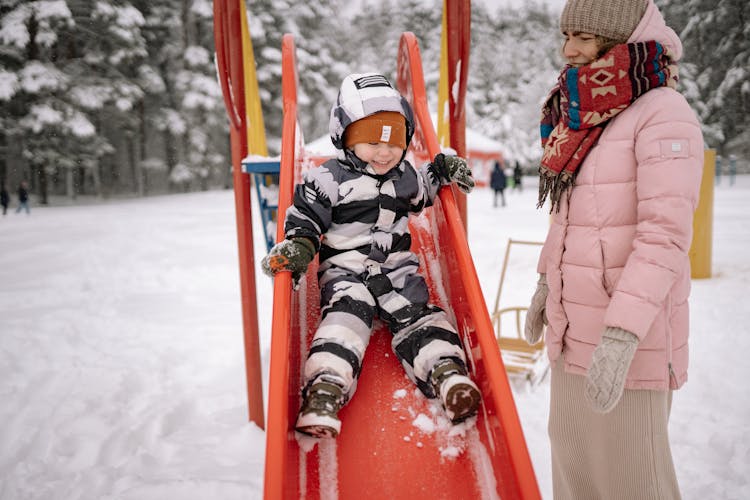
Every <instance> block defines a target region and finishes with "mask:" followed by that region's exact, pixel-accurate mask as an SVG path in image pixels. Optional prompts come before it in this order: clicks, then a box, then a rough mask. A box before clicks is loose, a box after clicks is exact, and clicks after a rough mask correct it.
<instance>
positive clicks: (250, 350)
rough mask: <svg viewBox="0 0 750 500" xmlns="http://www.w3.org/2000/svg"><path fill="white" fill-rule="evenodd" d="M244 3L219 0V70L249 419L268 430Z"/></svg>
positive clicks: (216, 40)
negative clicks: (249, 169) (249, 170)
mask: <svg viewBox="0 0 750 500" xmlns="http://www.w3.org/2000/svg"><path fill="white" fill-rule="evenodd" d="M239 1H242V0H214V45H215V48H216V67H217V71H218V73H219V81H220V82H221V89H222V93H223V95H224V104H225V106H226V108H227V114H228V115H229V125H230V127H229V136H230V141H231V149H232V178H233V181H234V206H235V212H236V217H237V245H238V250H239V270H240V292H241V294H242V327H243V338H244V343H245V377H246V382H247V400H248V416H249V419H250V421H252V422H254V423H255V424H256V425H257V426H258V427H260V428H261V429H263V428H264V427H265V421H264V418H263V383H262V374H261V369H260V342H259V338H258V333H259V332H258V302H257V297H256V285H255V261H254V249H253V227H252V209H251V205H250V177H249V176H248V175H246V174H243V173H242V159H243V158H244V157H245V156H246V155H247V119H246V116H245V87H244V72H243V66H242V61H243V58H242V27H241V19H240V15H241V12H242V11H241V9H240V4H239Z"/></svg>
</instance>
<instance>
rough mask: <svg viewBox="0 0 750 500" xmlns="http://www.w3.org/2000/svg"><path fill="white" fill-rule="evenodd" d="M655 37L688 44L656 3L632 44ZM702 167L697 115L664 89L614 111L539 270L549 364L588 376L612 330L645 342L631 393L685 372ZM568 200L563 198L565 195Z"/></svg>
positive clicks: (680, 379)
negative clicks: (595, 353)
mask: <svg viewBox="0 0 750 500" xmlns="http://www.w3.org/2000/svg"><path fill="white" fill-rule="evenodd" d="M648 40H656V41H658V42H660V43H661V44H663V45H664V46H666V47H668V48H669V49H670V50H671V52H672V54H673V55H674V56H675V60H677V59H679V58H680V56H681V54H682V44H681V43H680V41H679V39H678V37H677V35H676V34H675V33H674V31H672V30H671V29H670V28H668V27H667V26H666V25H665V23H664V19H663V18H662V16H661V14H660V13H659V11H658V10H657V9H656V7H655V6H654V4H653V1H652V0H649V5H648V8H647V10H646V13H645V15H644V17H643V19H642V20H641V22H640V24H639V25H638V27H637V28H636V30H635V31H634V33H633V35H632V36H631V38H630V41H631V42H636V41H648ZM702 170H703V138H702V135H701V130H700V127H699V125H698V121H697V119H696V117H695V114H694V113H693V111H692V110H691V109H690V107H689V106H688V104H687V102H686V101H685V99H684V98H683V97H682V95H680V94H679V93H678V92H676V91H675V90H673V89H670V88H667V87H660V88H657V89H654V90H651V91H649V92H647V93H646V94H644V95H643V96H641V97H640V98H639V99H637V100H636V101H635V102H634V103H633V104H632V105H631V106H630V107H629V108H628V109H626V110H625V111H623V112H621V113H620V114H619V115H617V116H616V117H615V118H613V119H612V120H611V121H610V123H609V124H608V125H607V127H606V128H605V129H604V133H603V134H602V135H601V137H600V139H599V142H598V143H597V145H596V146H595V147H594V148H592V150H591V151H590V153H589V154H588V156H587V157H586V159H585V160H584V163H583V165H582V166H581V168H580V169H579V172H578V176H577V178H576V181H575V186H574V187H573V189H572V192H571V196H570V199H569V202H568V203H565V202H563V203H562V206H561V209H560V212H559V213H556V214H555V215H554V218H553V219H554V220H553V223H552V226H551V228H550V230H549V233H548V235H547V240H546V242H545V244H544V247H543V249H542V252H541V256H540V259H539V265H538V271H539V272H540V273H543V274H546V275H547V284H548V287H549V294H548V296H547V304H546V307H547V310H546V314H547V319H548V321H549V326H548V328H547V334H546V342H547V348H548V354H549V358H550V360H551V361H554V360H556V359H557V358H558V357H559V356H560V354H561V353H564V359H565V369H566V371H568V372H572V373H579V374H585V373H586V370H587V369H588V367H589V364H590V362H591V356H592V354H593V351H594V348H595V347H596V345H597V344H598V343H599V340H600V338H601V334H602V332H603V330H604V327H605V326H615V327H620V328H624V329H625V330H628V331H630V332H633V333H634V334H635V335H637V336H638V338H639V339H640V343H639V346H638V351H637V352H636V354H635V358H634V359H633V363H632V365H631V367H630V371H629V372H628V377H627V381H626V387H627V388H629V389H658V390H666V389H667V388H672V389H677V388H679V387H680V386H681V385H682V384H683V383H685V381H686V380H687V366H688V295H689V292H690V261H689V258H688V250H689V248H690V243H691V239H692V221H693V212H694V210H695V207H696V206H697V203H698V193H699V190H700V182H701V176H702ZM563 198H565V197H563Z"/></svg>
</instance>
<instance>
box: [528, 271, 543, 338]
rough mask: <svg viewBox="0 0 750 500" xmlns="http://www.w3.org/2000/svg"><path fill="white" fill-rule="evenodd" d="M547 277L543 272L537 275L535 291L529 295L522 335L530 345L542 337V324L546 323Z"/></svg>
mask: <svg viewBox="0 0 750 500" xmlns="http://www.w3.org/2000/svg"><path fill="white" fill-rule="evenodd" d="M547 292H548V289H547V278H546V276H545V275H544V274H540V275H539V281H537V284H536V291H535V292H534V295H533V296H532V297H531V304H530V305H529V309H528V311H526V323H525V325H524V328H523V336H524V338H525V339H526V342H528V343H529V344H530V345H533V344H536V343H537V342H539V341H540V340H541V339H542V332H544V325H546V324H547V313H546V305H545V304H546V303H547Z"/></svg>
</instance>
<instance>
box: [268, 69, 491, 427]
mask: <svg viewBox="0 0 750 500" xmlns="http://www.w3.org/2000/svg"><path fill="white" fill-rule="evenodd" d="M413 131H414V118H413V114H412V110H411V106H410V105H409V103H408V102H407V101H406V99H404V98H403V97H402V96H401V94H399V92H398V91H397V90H396V89H394V88H393V87H392V86H391V84H390V82H389V81H388V80H387V79H386V78H385V77H384V76H382V75H379V74H376V73H365V74H352V75H349V76H347V77H346V78H344V81H343V82H342V84H341V89H340V90H339V94H338V98H337V99H336V102H335V104H334V105H333V109H332V110H331V120H330V133H331V140H332V142H333V144H334V146H335V147H336V149H338V150H340V152H339V156H338V158H335V159H331V160H328V161H327V162H325V163H324V164H323V165H321V166H319V167H317V168H313V169H311V170H308V171H307V172H305V174H304V178H303V181H302V183H300V184H298V185H297V186H296V187H295V191H294V202H293V205H292V206H291V207H289V210H287V212H286V221H285V222H284V231H285V235H286V239H285V240H284V241H282V242H280V243H278V244H277V245H276V246H274V247H273V248H272V249H271V251H270V252H269V253H268V255H267V256H266V257H264V258H263V261H262V268H263V271H264V272H265V273H266V274H269V275H271V276H273V275H275V274H276V273H279V272H282V271H291V272H292V278H293V280H294V281H295V282H296V281H297V280H299V278H300V277H301V276H302V275H303V274H304V273H305V272H306V270H307V267H308V265H309V263H310V261H312V259H313V257H314V256H315V254H316V253H318V252H319V261H320V266H319V268H318V283H319V285H320V309H321V315H320V316H321V321H320V324H319V325H318V329H317V331H316V332H315V336H314V338H313V341H312V344H311V346H310V350H309V353H308V356H307V361H306V362H305V367H304V371H303V377H304V381H303V389H302V399H303V402H302V407H301V409H300V411H299V414H298V417H297V423H296V425H295V428H296V430H297V431H299V432H302V433H304V434H308V435H311V436H314V437H336V436H337V435H338V433H339V432H340V430H341V421H340V420H339V418H338V412H339V410H340V409H341V408H342V407H343V406H344V405H345V404H346V403H347V401H349V399H350V398H351V397H352V395H353V394H354V390H355V388H356V386H357V378H358V377H359V373H360V367H361V365H362V360H363V358H364V355H365V350H366V348H367V344H368V343H369V340H370V335H371V333H372V327H373V321H374V319H375V318H376V317H379V318H380V319H381V320H383V321H384V322H385V323H387V324H388V326H389V328H390V330H391V332H392V333H393V335H394V336H393V340H392V342H391V345H392V349H393V352H394V354H395V355H396V357H397V358H398V360H399V361H400V363H401V365H402V366H403V367H404V368H405V371H406V375H407V376H408V377H409V379H411V381H412V382H414V383H415V384H416V386H417V387H418V388H419V389H420V390H421V391H422V393H423V394H424V395H425V396H426V397H428V398H439V399H440V401H441V403H442V405H443V408H444V409H445V413H446V416H447V417H448V418H449V419H450V420H451V421H452V422H454V423H458V422H461V421H463V420H466V419H467V418H469V417H471V416H473V415H475V414H476V412H477V409H478V407H479V403H480V399H481V398H480V393H479V389H478V388H477V386H476V384H475V383H474V382H473V381H472V380H471V378H470V377H469V376H468V370H467V366H466V354H465V353H464V350H463V346H462V343H461V338H460V336H459V334H458V332H457V331H456V328H455V326H454V325H453V324H452V323H451V320H450V318H449V317H448V315H447V314H446V313H445V311H443V310H442V309H441V308H439V307H437V306H436V305H434V304H430V303H429V292H428V289H427V285H426V283H425V280H424V278H423V277H422V275H421V274H420V273H419V259H418V258H417V256H416V255H415V254H414V253H412V252H411V251H410V245H411V235H410V233H409V224H408V222H409V214H410V213H419V212H421V211H422V210H423V209H425V208H427V207H429V206H430V205H432V203H433V201H434V200H435V197H436V196H437V193H438V190H439V189H440V187H441V186H444V185H449V184H456V185H457V186H458V188H459V189H461V191H463V192H465V193H468V192H469V191H471V190H472V188H473V187H474V180H473V178H472V176H471V170H469V167H468V166H467V164H466V160H464V159H463V158H459V157H457V156H449V155H443V154H442V153H441V154H438V155H437V156H435V159H434V160H433V161H432V162H431V163H427V164H425V165H423V166H422V167H421V168H415V167H414V166H412V165H411V163H409V161H407V160H405V159H404V156H405V155H406V149H407V147H408V146H409V142H410V141H411V138H412V134H413Z"/></svg>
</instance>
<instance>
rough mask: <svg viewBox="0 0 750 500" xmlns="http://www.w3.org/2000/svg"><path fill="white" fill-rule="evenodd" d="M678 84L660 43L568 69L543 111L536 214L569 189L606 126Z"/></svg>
mask: <svg viewBox="0 0 750 500" xmlns="http://www.w3.org/2000/svg"><path fill="white" fill-rule="evenodd" d="M676 84H677V67H676V66H675V65H673V64H672V58H671V57H670V54H669V52H668V51H667V50H666V49H665V48H664V47H663V46H662V45H661V44H659V43H658V42H653V41H652V42H639V43H628V44H620V45H615V46H614V47H613V48H612V49H611V50H610V51H608V52H607V53H606V54H605V55H604V56H602V57H601V58H599V59H597V60H596V61H594V62H592V63H590V64H587V65H585V66H581V67H572V66H566V68H565V69H564V70H563V71H562V73H560V77H559V78H558V82H557V85H556V86H555V87H554V88H553V89H552V91H551V92H550V94H549V96H548V97H547V100H546V102H545V104H544V107H543V109H542V123H541V134H542V147H543V148H544V154H543V156H542V162H541V163H542V164H541V166H540V167H539V177H540V178H539V200H538V203H537V208H540V207H541V206H542V205H544V202H545V200H546V199H547V197H548V196H549V198H550V202H551V205H552V206H551V207H550V213H551V212H552V210H554V209H556V210H557V211H560V198H561V196H562V195H563V193H565V192H566V191H568V190H569V189H570V187H571V186H572V185H573V182H574V180H575V176H576V173H577V171H578V168H579V167H580V165H581V163H583V159H584V158H585V157H586V155H587V154H588V152H589V151H590V150H591V148H592V147H593V146H594V145H595V144H596V141H597V140H598V139H599V136H600V135H601V133H602V131H603V130H604V127H605V126H606V125H607V122H608V121H609V120H610V119H611V118H612V117H613V116H615V115H617V114H618V113H619V112H620V111H622V110H624V109H626V108H627V107H628V106H629V105H630V104H631V103H632V102H633V101H635V100H636V99H638V97H640V96H641V95H643V94H645V93H646V92H648V91H649V90H651V89H653V88H656V87H663V86H669V87H672V88H674V87H675V86H676Z"/></svg>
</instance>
